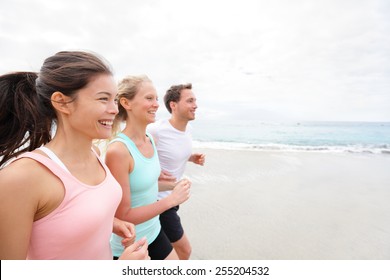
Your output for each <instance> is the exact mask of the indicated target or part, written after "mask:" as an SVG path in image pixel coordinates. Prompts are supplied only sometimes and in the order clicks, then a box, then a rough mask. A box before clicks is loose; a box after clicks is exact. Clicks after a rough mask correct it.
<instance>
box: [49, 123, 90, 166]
mask: <svg viewBox="0 0 390 280" xmlns="http://www.w3.org/2000/svg"><path fill="white" fill-rule="evenodd" d="M92 140H93V139H88V138H86V137H85V136H81V135H74V134H72V135H71V133H66V132H65V131H64V130H61V129H59V130H57V132H56V134H55V136H54V137H53V139H52V140H51V141H50V142H49V143H48V144H47V147H48V148H49V149H51V150H52V151H53V152H54V153H55V154H56V155H57V156H58V157H59V158H61V160H63V161H66V159H67V158H69V159H77V160H78V161H84V160H87V159H89V158H90V156H91V147H92Z"/></svg>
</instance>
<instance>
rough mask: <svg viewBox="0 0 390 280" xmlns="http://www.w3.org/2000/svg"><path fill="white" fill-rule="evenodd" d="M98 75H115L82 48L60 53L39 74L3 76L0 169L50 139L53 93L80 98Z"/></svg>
mask: <svg viewBox="0 0 390 280" xmlns="http://www.w3.org/2000/svg"><path fill="white" fill-rule="evenodd" d="M99 74H108V75H112V71H111V69H110V67H109V65H108V63H107V62H105V61H104V60H103V59H102V58H99V57H98V56H97V55H95V54H92V53H88V52H81V51H73V52H72V51H69V52H68V51H63V52H59V53H57V54H55V55H53V56H51V57H49V58H47V59H46V60H45V62H44V63H43V65H42V67H41V70H40V72H39V74H37V73H33V72H17V73H10V74H5V75H2V76H0V168H1V167H2V166H3V165H4V164H5V163H6V162H7V161H8V160H10V159H11V158H13V157H16V156H18V155H19V154H21V153H23V152H26V151H32V150H35V149H36V148H38V147H40V146H42V145H44V144H46V143H47V142H49V141H50V140H51V132H52V125H53V122H54V121H56V119H57V116H56V111H55V110H54V107H53V106H52V104H51V96H52V94H53V93H54V92H56V91H60V92H61V93H63V94H65V95H67V96H69V97H73V100H74V99H76V98H77V91H78V90H80V89H82V88H84V87H85V86H87V85H88V83H89V82H90V81H91V80H92V79H93V78H94V77H95V76H97V75H99Z"/></svg>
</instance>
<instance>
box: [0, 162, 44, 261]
mask: <svg viewBox="0 0 390 280" xmlns="http://www.w3.org/2000/svg"><path fill="white" fill-rule="evenodd" d="M20 161H22V160H20ZM22 168H25V169H24V170H23V169H22ZM29 170H30V169H29V167H28V165H26V164H24V162H15V163H13V164H12V166H8V167H6V168H5V169H3V170H1V171H0V236H1V238H0V259H2V260H6V259H26V257H27V251H28V247H29V243H30V236H31V230H32V225H33V222H34V218H35V215H36V211H37V209H38V207H39V205H38V204H39V203H38V202H39V193H40V191H39V188H36V187H35V184H34V176H32V174H34V170H32V173H30V174H28V173H29V172H28V171H29ZM35 174H36V171H35Z"/></svg>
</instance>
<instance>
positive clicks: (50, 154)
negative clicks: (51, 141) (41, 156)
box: [38, 147, 70, 173]
mask: <svg viewBox="0 0 390 280" xmlns="http://www.w3.org/2000/svg"><path fill="white" fill-rule="evenodd" d="M38 150H41V151H42V152H44V153H45V154H46V155H47V156H48V157H49V158H50V159H51V160H52V161H54V162H55V163H57V164H58V165H59V166H61V168H62V169H64V170H65V171H66V172H68V173H70V171H69V170H68V168H66V166H65V164H64V163H63V162H62V161H61V160H60V159H59V158H58V157H57V155H56V154H55V153H54V152H53V151H52V150H50V149H49V148H47V147H40V148H38Z"/></svg>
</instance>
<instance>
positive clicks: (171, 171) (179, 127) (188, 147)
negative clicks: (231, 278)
mask: <svg viewBox="0 0 390 280" xmlns="http://www.w3.org/2000/svg"><path fill="white" fill-rule="evenodd" d="M164 103H165V106H166V108H167V110H168V111H169V113H171V118H170V119H163V120H159V121H157V122H155V123H153V124H150V125H149V126H148V131H149V132H150V133H151V134H152V135H153V138H154V140H155V142H156V146H157V152H158V156H159V159H160V165H161V169H162V170H163V172H168V173H163V175H164V174H168V177H169V175H171V176H173V177H174V178H176V180H174V181H172V180H165V181H164V179H163V178H162V180H161V183H160V184H159V188H160V193H159V198H163V197H165V196H167V195H169V193H170V192H171V190H172V189H173V187H174V186H175V184H176V181H178V180H180V179H182V178H183V174H184V170H185V166H186V163H187V161H191V162H193V163H195V164H199V165H204V162H205V155H204V154H199V153H192V135H191V127H190V125H188V122H189V121H192V120H194V119H195V111H196V109H197V108H198V106H197V104H196V97H195V95H194V93H193V92H192V85H191V84H184V85H174V86H171V87H170V88H169V89H168V90H167V92H166V94H165V96H164ZM163 175H162V176H163ZM178 210H179V206H176V207H174V208H171V209H169V210H167V211H165V212H164V213H162V214H161V215H160V222H161V226H162V228H163V230H164V232H165V234H166V235H167V236H168V238H169V239H170V241H171V243H172V245H173V247H174V248H175V250H176V252H177V254H178V256H179V258H180V259H182V260H188V259H189V257H190V255H191V244H190V242H189V240H188V238H187V236H186V234H185V233H184V229H183V226H182V224H181V222H180V217H179V215H178V213H177V211H178Z"/></svg>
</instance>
